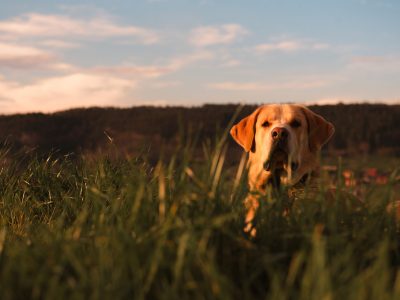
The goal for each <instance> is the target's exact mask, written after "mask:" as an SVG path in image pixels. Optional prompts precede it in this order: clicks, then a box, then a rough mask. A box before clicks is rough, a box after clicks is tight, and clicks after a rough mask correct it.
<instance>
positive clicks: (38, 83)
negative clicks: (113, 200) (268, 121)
mask: <svg viewBox="0 0 400 300" xmlns="http://www.w3.org/2000/svg"><path fill="white" fill-rule="evenodd" d="M399 16H400V1H397V0H335V1H334V0H280V1H278V0H276V1H272V0H271V1H267V0H264V1H256V0H247V1H244V0H242V1H239V0H135V1H128V0H115V1H72V0H69V1H41V0H35V1H13V2H11V1H9V2H6V1H3V4H1V9H0V113H5V114H7V113H15V112H32V111H44V112H51V111H57V110H62V109H68V108H73V107H89V106H121V107H126V106H133V105H201V104H203V103H269V102H300V103H306V104H307V103H321V104H322V103H336V102H338V101H342V102H361V101H371V102H386V103H399V102H400V17H399Z"/></svg>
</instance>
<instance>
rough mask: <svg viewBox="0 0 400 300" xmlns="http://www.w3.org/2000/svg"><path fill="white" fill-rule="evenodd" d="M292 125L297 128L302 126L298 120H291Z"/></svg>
mask: <svg viewBox="0 0 400 300" xmlns="http://www.w3.org/2000/svg"><path fill="white" fill-rule="evenodd" d="M290 126H292V127H293V128H297V127H300V126H301V123H300V122H299V121H297V120H293V121H292V122H290Z"/></svg>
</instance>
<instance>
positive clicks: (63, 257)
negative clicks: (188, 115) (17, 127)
mask: <svg viewBox="0 0 400 300" xmlns="http://www.w3.org/2000/svg"><path fill="white" fill-rule="evenodd" d="M211 144H214V146H210V145H211ZM195 145H196V143H195V142H193V141H188V142H186V143H185V144H183V145H182V146H180V147H178V149H177V150H176V154H175V155H174V156H173V157H172V158H170V159H168V160H164V161H163V160H160V162H159V163H158V164H157V165H155V166H152V165H150V164H148V163H147V161H146V159H145V158H144V157H143V156H139V157H137V158H133V159H121V158H110V157H107V156H104V157H99V158H96V159H89V158H85V157H81V158H80V159H78V160H71V159H69V158H68V157H64V158H61V159H57V158H55V157H49V158H48V159H46V160H44V159H35V158H33V159H29V160H27V161H22V162H21V161H18V160H11V161H9V160H8V161H6V159H5V156H4V155H3V156H2V158H1V161H2V162H3V163H2V165H1V170H0V299H63V298H68V299H125V298H129V299H132V298H135V299H261V298H265V299H399V298H400V272H399V270H400V269H399V266H400V252H399V245H400V243H399V242H400V240H399V237H400V235H399V229H400V223H398V222H397V221H396V215H395V213H388V212H387V209H386V207H387V205H388V203H390V202H392V201H394V200H396V197H397V199H399V194H397V195H396V189H397V188H398V183H396V182H395V180H394V179H392V180H391V181H389V183H388V184H387V185H384V186H380V187H371V186H368V187H367V188H366V190H367V192H366V193H364V195H363V196H362V200H363V205H359V206H357V207H355V206H354V203H353V202H352V201H351V200H349V197H348V196H347V195H348V194H349V193H342V190H345V189H346V188H345V187H341V186H339V189H338V192H337V194H336V195H335V198H336V200H335V201H334V202H332V201H327V199H325V195H326V193H325V192H324V190H325V189H326V187H320V190H321V191H320V192H318V193H314V194H313V195H312V196H311V195H307V194H306V195H305V196H303V199H300V200H299V201H298V204H297V205H296V209H293V210H292V211H290V213H289V214H288V215H286V216H285V215H284V214H283V210H284V207H283V206H282V205H281V204H282V202H283V201H284V200H285V199H284V198H285V197H284V196H282V195H272V196H271V197H269V198H268V199H264V200H265V201H263V202H262V205H261V208H260V213H259V217H258V222H257V236H256V237H255V238H251V237H249V236H247V235H246V234H244V233H243V219H244V214H245V211H244V207H243V203H242V202H243V200H244V198H245V196H246V193H247V188H246V178H245V176H243V174H242V173H243V172H242V171H243V163H242V164H241V165H238V166H235V167H234V168H225V167H224V160H225V154H226V151H227V148H226V146H225V143H224V139H222V140H218V141H217V142H215V143H209V144H208V146H207V145H206V146H204V147H203V157H202V159H201V160H199V159H198V158H197V157H195V156H194V155H193V152H194V151H195V149H196V147H195ZM389 169H390V167H389ZM392 171H393V172H395V171H396V170H395V169H394V166H393V168H392ZM392 177H394V176H392ZM338 184H339V185H340V181H339V183H338Z"/></svg>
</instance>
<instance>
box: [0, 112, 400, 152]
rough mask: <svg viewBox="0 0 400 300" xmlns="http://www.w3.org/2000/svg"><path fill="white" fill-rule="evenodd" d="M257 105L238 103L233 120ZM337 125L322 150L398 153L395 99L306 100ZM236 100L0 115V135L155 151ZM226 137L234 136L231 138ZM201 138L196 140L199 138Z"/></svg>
mask: <svg viewBox="0 0 400 300" xmlns="http://www.w3.org/2000/svg"><path fill="white" fill-rule="evenodd" d="M255 108H256V106H254V105H247V106H243V107H241V109H240V111H239V113H238V114H237V117H236V120H235V122H237V121H239V120H240V119H241V118H243V117H244V116H246V115H248V114H250V113H251V112H252V111H253V110H254V109H255ZM310 109H312V110H313V111H315V112H316V113H319V114H321V115H322V116H324V117H325V118H326V119H327V120H329V121H331V122H332V123H333V124H334V125H335V128H336V132H335V135H334V137H333V139H332V140H331V141H330V142H329V145H328V146H327V151H339V152H341V153H347V152H349V153H350V152H355V153H357V152H360V151H361V152H367V153H377V152H379V151H383V152H389V153H391V154H395V155H400V105H384V104H349V105H345V104H338V105H322V106H310ZM237 111H238V105H234V104H227V105H212V104H206V105H203V106H201V107H145V106H143V107H132V108H124V109H122V108H98V107H93V108H88V109H73V110H67V111H61V112H57V113H53V114H42V113H34V114H16V115H7V116H6V115H3V116H0V141H1V143H2V144H7V145H8V147H11V149H13V150H16V151H18V150H21V149H22V150H29V151H34V152H37V153H48V152H52V151H53V152H54V151H56V152H57V153H61V154H67V153H76V154H79V153H96V152H99V151H104V149H106V148H107V147H109V146H110V143H111V142H112V143H113V145H114V149H117V150H118V149H119V150H120V151H122V152H124V153H128V154H135V153H138V152H140V151H142V150H143V149H144V148H146V147H148V148H149V149H150V150H149V151H150V152H153V153H155V155H157V154H158V153H157V152H158V150H159V149H160V147H161V146H165V147H167V148H168V147H173V146H174V145H175V144H176V143H177V141H178V140H179V139H182V138H184V137H185V135H188V134H193V135H196V137H197V138H198V139H199V140H200V141H205V140H212V139H213V138H214V137H215V136H216V134H218V133H219V134H221V133H222V132H223V130H224V129H225V128H226V127H227V126H228V124H229V123H230V121H231V120H232V117H233V116H234V115H235V112H237ZM230 143H231V144H233V142H232V141H231V140H230ZM200 144H201V143H200Z"/></svg>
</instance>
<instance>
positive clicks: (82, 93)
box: [0, 73, 137, 113]
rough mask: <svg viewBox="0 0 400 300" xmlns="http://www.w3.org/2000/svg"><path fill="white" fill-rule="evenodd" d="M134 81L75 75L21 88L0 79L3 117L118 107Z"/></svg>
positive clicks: (50, 79)
mask: <svg viewBox="0 0 400 300" xmlns="http://www.w3.org/2000/svg"><path fill="white" fill-rule="evenodd" d="M136 84H137V83H136V81H133V80H126V79H121V78H115V77H112V76H101V75H92V74H81V73H75V74H70V75H66V76H58V77H50V78H45V79H42V80H39V81H36V82H33V83H28V84H21V83H17V82H12V81H7V80H5V79H4V78H2V77H0V105H1V107H2V113H14V112H32V111H44V112H53V111H57V110H62V109H68V108H71V107H88V106H104V105H117V104H118V103H123V102H124V101H125V100H126V97H127V94H128V93H129V92H130V91H132V90H133V89H134V88H135V87H136Z"/></svg>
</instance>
